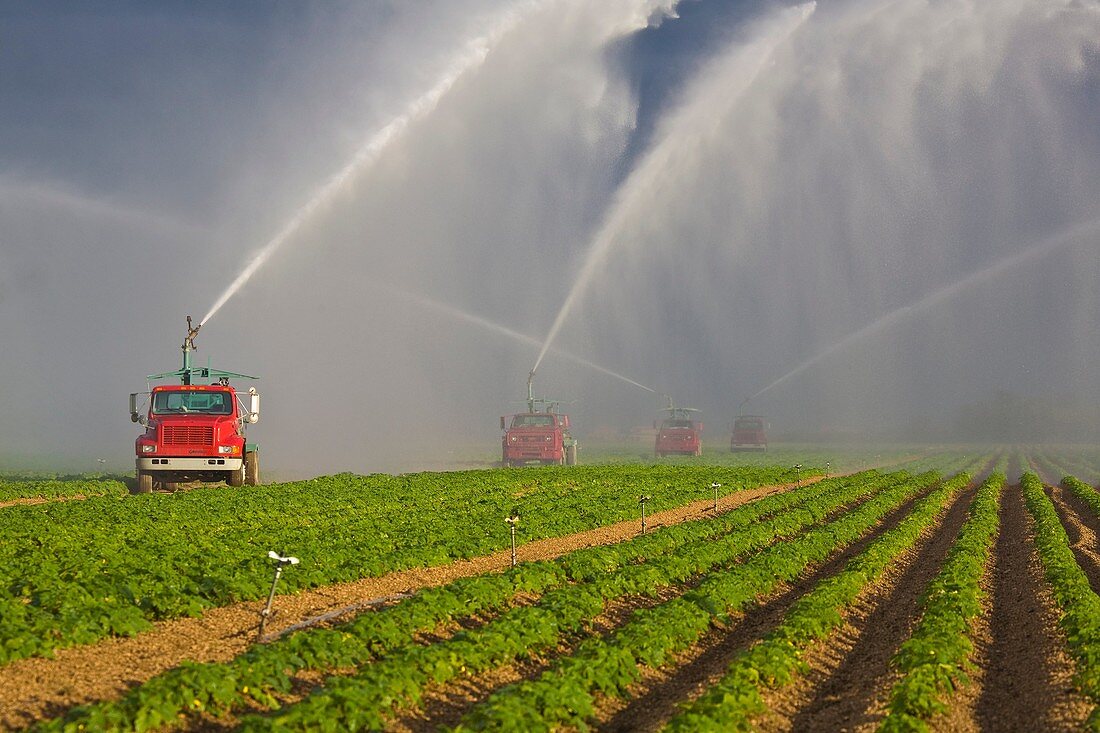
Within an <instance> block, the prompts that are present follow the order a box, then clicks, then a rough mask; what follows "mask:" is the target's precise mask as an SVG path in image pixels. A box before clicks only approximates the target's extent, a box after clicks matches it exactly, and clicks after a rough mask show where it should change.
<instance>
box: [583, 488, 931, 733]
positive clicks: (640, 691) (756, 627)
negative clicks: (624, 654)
mask: <svg viewBox="0 0 1100 733" xmlns="http://www.w3.org/2000/svg"><path fill="white" fill-rule="evenodd" d="M929 490H930V489H929ZM926 493H927V491H924V492H921V493H920V494H919V495H918V496H917V497H913V498H911V499H910V500H909V501H907V502H905V504H903V505H902V506H901V507H899V508H898V509H896V510H894V511H893V512H891V513H889V514H888V515H887V516H886V517H885V518H884V519H883V520H882V521H881V522H879V523H878V524H877V525H876V526H875V527H874V528H873V529H872V530H871V531H870V532H868V533H867V534H866V535H865V536H864V537H863V538H861V539H860V540H858V541H857V542H855V543H853V544H852V545H851V546H849V547H847V548H845V549H844V550H842V551H840V552H838V553H836V554H835V555H834V556H833V557H831V558H830V559H829V560H828V561H827V562H826V563H825V564H823V565H821V566H820V567H818V568H815V569H813V570H811V571H810V572H808V573H806V574H805V575H804V576H803V577H800V578H799V579H798V580H796V581H795V582H794V583H791V584H787V585H784V586H783V587H781V588H779V589H777V590H776V592H775V593H773V594H772V595H771V596H770V597H768V598H767V599H764V600H762V602H761V603H760V605H758V606H756V607H754V608H750V609H748V610H746V612H745V613H744V614H742V615H740V616H738V617H736V618H734V619H731V621H730V623H729V624H728V626H725V627H721V626H714V627H712V628H711V629H710V631H708V632H707V633H706V634H705V635H704V636H703V638H702V639H701V640H700V641H699V642H698V643H697V644H695V645H694V646H693V647H691V648H690V649H688V650H686V651H685V652H683V653H681V654H679V655H677V656H676V657H675V658H674V659H673V660H672V661H671V662H670V663H669V664H668V665H666V666H665V667H663V668H661V669H645V670H642V672H643V677H642V680H641V681H640V682H639V683H637V684H635V685H632V686H631V688H630V691H629V692H630V699H628V700H617V699H603V700H601V701H600V705H599V710H598V715H597V721H598V728H599V729H600V730H602V731H615V732H616V733H619V732H622V733H626V732H627V731H656V730H659V729H660V728H661V727H662V726H663V725H664V723H666V722H667V721H668V720H669V719H670V718H671V717H672V716H673V715H675V714H676V712H677V710H678V705H679V704H680V703H682V702H684V701H687V700H694V699H695V698H697V697H699V696H700V695H702V694H703V692H705V691H706V689H707V688H708V687H709V686H710V685H711V684H713V683H714V682H715V681H717V680H718V679H720V678H721V677H722V675H723V674H725V671H726V668H727V667H728V666H729V664H730V662H732V660H733V659H734V658H735V657H736V656H737V655H738V654H740V653H741V652H742V651H743V650H745V649H746V648H748V646H749V645H750V644H752V643H753V642H754V641H756V640H757V639H759V638H761V637H762V636H764V635H765V634H767V633H768V632H769V631H771V630H772V629H774V628H775V627H776V626H778V625H779V623H780V622H781V621H782V620H783V616H784V615H785V614H786V613H787V611H788V610H789V609H790V607H791V605H792V604H793V603H794V602H795V601H796V600H798V599H799V598H801V597H802V596H803V595H805V594H806V593H807V592H809V591H810V590H812V589H813V588H814V587H815V586H816V585H817V584H818V583H820V582H821V581H822V580H824V579H825V578H827V577H829V576H830V575H833V574H835V573H837V572H838V571H840V570H841V569H842V568H843V567H844V565H845V564H846V563H847V562H848V561H849V560H850V559H851V558H852V557H854V556H855V555H857V554H859V553H860V552H862V551H863V550H864V549H866V547H867V546H868V545H869V544H870V543H871V542H873V541H874V540H875V539H876V538H878V537H880V536H882V534H883V533H885V532H886V531H888V530H889V529H891V528H892V527H895V526H897V524H898V523H899V522H900V521H901V520H902V518H903V517H905V516H906V515H907V514H908V513H909V511H910V510H911V509H912V506H913V504H914V503H915V502H916V501H917V499H918V498H919V497H920V496H924V495H925V494H926Z"/></svg>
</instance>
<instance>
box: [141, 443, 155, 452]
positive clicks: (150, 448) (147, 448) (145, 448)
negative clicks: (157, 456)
mask: <svg viewBox="0 0 1100 733" xmlns="http://www.w3.org/2000/svg"><path fill="white" fill-rule="evenodd" d="M141 452H142V453H156V452H157V447H156V446H155V445H153V444H152V443H142V445H141Z"/></svg>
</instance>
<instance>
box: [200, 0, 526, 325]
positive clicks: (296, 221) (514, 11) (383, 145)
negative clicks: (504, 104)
mask: <svg viewBox="0 0 1100 733" xmlns="http://www.w3.org/2000/svg"><path fill="white" fill-rule="evenodd" d="M545 1H546V0H529V1H528V2H523V3H520V4H519V5H517V6H515V7H514V8H511V9H509V10H508V11H507V12H506V13H505V14H504V15H503V16H502V17H501V18H500V19H499V20H498V21H497V22H496V23H494V24H493V26H492V28H491V29H490V30H489V31H488V32H487V33H485V34H484V35H482V36H479V37H478V38H475V39H474V40H473V41H471V42H470V43H468V44H467V45H466V47H465V48H464V49H463V50H462V52H461V53H460V54H459V55H458V57H457V58H455V59H454V60H453V61H452V62H451V64H450V65H449V66H448V67H447V71H446V72H445V73H444V74H443V76H442V77H441V78H440V79H439V80H438V81H437V82H436V83H435V85H434V86H432V88H431V89H429V90H428V91H426V92H424V93H423V94H422V95H420V96H419V97H417V98H416V99H415V100H413V102H412V103H411V104H410V105H409V106H408V107H407V108H406V109H405V111H404V112H402V113H401V114H400V115H398V116H397V117H395V118H394V119H393V120H391V121H390V122H389V123H388V124H387V125H386V126H385V127H383V128H382V129H381V130H378V131H377V132H375V133H374V134H373V135H372V136H371V137H370V138H368V139H367V141H366V142H365V143H364V144H363V146H362V147H360V148H359V150H358V151H356V153H355V155H354V156H353V157H352V159H351V160H350V161H348V163H347V164H346V165H345V166H344V167H343V168H341V169H340V170H339V171H337V172H336V174H335V175H333V176H332V178H330V179H329V180H328V181H327V182H326V183H324V184H323V185H322V186H321V187H320V188H318V189H317V191H316V192H315V193H314V194H313V196H312V197H310V199H309V200H308V201H307V202H306V203H305V205H304V206H302V207H301V208H300V209H298V211H297V212H296V213H295V214H294V216H293V217H291V219H290V221H288V222H287V223H286V224H285V225H284V226H283V228H282V229H281V230H279V232H278V233H277V234H276V235H275V236H274V237H273V238H272V239H271V240H270V241H269V242H268V243H267V244H265V245H264V246H263V248H261V249H260V251H259V252H257V253H256V255H255V257H253V258H252V260H251V261H250V262H249V263H248V264H247V265H246V266H245V268H244V270H242V271H241V273H240V274H239V275H237V278H236V279H235V280H234V281H233V282H232V283H230V285H229V287H228V288H226V290H225V292H223V293H222V294H221V296H220V297H219V298H218V299H217V300H216V301H215V302H214V305H213V306H211V308H210V310H209V311H208V312H207V314H206V315H205V316H203V317H202V320H201V321H199V325H200V326H201V325H203V324H205V323H206V322H207V321H209V320H210V319H211V318H212V317H213V316H214V314H215V313H217V312H218V311H219V310H220V309H221V307H222V306H223V305H225V303H226V301H228V300H229V299H230V298H232V297H233V295H234V294H236V292H237V291H238V290H240V289H241V288H242V287H243V286H244V284H245V283H247V282H248V281H249V279H251V278H252V276H253V275H254V274H255V273H256V271H257V270H259V269H260V268H261V267H263V265H264V263H265V262H267V261H268V259H270V258H271V255H273V254H274V253H275V251H276V250H278V249H279V248H280V247H282V246H283V245H284V244H285V243H286V242H287V240H289V239H291V238H292V237H293V236H294V235H295V234H296V233H297V232H298V230H299V229H301V228H302V226H303V225H304V224H305V223H306V222H307V221H309V219H310V218H311V217H312V216H313V215H314V214H316V213H317V212H318V211H319V210H320V209H322V208H323V207H325V206H327V205H328V204H330V203H331V202H332V201H333V199H335V198H336V195H337V194H338V193H339V192H340V191H342V190H343V189H344V188H345V187H346V186H347V185H348V184H349V183H350V182H351V181H352V180H353V179H354V178H355V176H357V175H359V174H361V173H362V172H363V171H364V170H365V169H367V168H368V167H370V166H371V165H373V164H374V163H375V161H377V160H378V159H379V157H381V155H382V153H383V152H384V151H385V150H386V149H387V148H389V146H390V145H392V144H393V143H395V142H396V141H398V140H400V139H401V138H402V136H403V135H404V134H405V132H406V131H407V130H408V128H409V126H410V125H412V124H413V123H414V122H416V121H418V120H420V119H422V118H424V117H426V116H427V115H428V114H430V113H431V112H432V111H433V110H434V109H435V108H436V107H437V106H438V105H439V102H440V100H441V99H443V97H444V96H445V95H446V94H447V92H449V91H450V90H451V88H452V87H453V86H454V85H455V83H456V82H457V81H458V80H459V79H461V78H462V77H463V76H465V75H466V74H468V73H470V72H471V71H473V70H474V69H477V68H478V67H480V66H481V65H482V63H483V62H484V61H485V59H486V57H487V56H488V55H489V52H490V51H491V50H492V49H493V47H494V46H495V45H496V44H497V43H499V42H500V40H501V39H502V38H503V37H504V36H505V35H507V33H508V32H509V31H510V30H512V29H513V28H514V27H515V26H516V25H518V24H519V22H520V21H521V20H522V19H523V18H524V17H526V15H527V14H528V13H530V12H532V11H533V10H535V9H536V8H537V7H539V6H541V5H542V4H544V2H545Z"/></svg>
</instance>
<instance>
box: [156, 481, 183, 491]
mask: <svg viewBox="0 0 1100 733" xmlns="http://www.w3.org/2000/svg"><path fill="white" fill-rule="evenodd" d="M179 487H180V485H179V482H178V481H161V482H160V488H161V489H163V490H164V491H176V490H177V489H179Z"/></svg>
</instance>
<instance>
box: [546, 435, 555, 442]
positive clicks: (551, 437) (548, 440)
mask: <svg viewBox="0 0 1100 733" xmlns="http://www.w3.org/2000/svg"><path fill="white" fill-rule="evenodd" d="M553 439H554V436H553V435H547V436H546V442H547V443H549V442H550V441H551V440H553Z"/></svg>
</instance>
